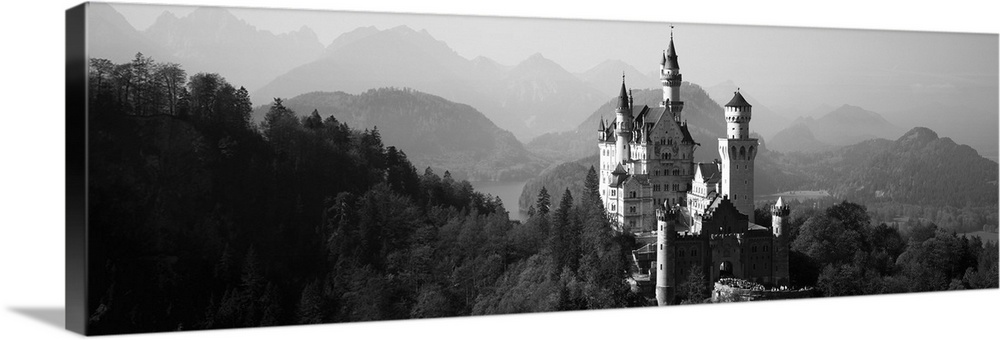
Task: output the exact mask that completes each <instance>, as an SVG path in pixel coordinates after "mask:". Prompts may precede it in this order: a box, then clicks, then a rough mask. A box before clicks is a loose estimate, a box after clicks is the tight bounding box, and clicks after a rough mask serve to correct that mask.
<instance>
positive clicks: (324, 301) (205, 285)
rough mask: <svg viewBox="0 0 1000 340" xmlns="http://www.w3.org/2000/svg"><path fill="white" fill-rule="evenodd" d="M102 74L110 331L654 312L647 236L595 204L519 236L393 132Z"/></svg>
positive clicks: (209, 88) (100, 309)
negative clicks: (643, 247) (610, 218)
mask: <svg viewBox="0 0 1000 340" xmlns="http://www.w3.org/2000/svg"><path fill="white" fill-rule="evenodd" d="M91 66H92V72H91V75H92V78H91V80H90V84H91V91H90V96H91V98H90V105H91V106H90V110H91V111H90V112H91V115H90V119H91V122H90V123H91V124H92V125H91V131H92V132H93V133H92V134H91V140H90V143H91V144H90V150H91V155H90V157H91V158H90V159H91V168H90V175H91V177H90V181H91V182H90V189H91V196H90V199H91V201H90V204H91V215H90V225H91V229H90V237H91V238H90V240H91V248H90V251H91V253H90V255H91V259H90V261H89V263H90V266H91V267H90V273H91V276H90V278H89V282H88V285H89V288H90V296H89V310H90V327H92V330H93V331H94V332H95V333H99V334H102V333H122V332H140V331H141V332H147V331H166V330H177V329H200V328H225V327H245V326H264V325H281V324H296V323H321V322H342V321H359V320H380V319H398V318H422V317H440V316H452V315H468V314H483V313H516V312H527V311H543V310H558V309H581V308H607V307H615V306H628V305H634V304H637V303H638V302H637V301H638V300H637V299H636V297H635V296H634V295H632V294H631V293H630V292H629V290H628V286H627V285H626V283H625V280H624V279H625V275H627V268H628V267H627V255H628V254H629V253H628V252H629V251H630V250H631V243H630V242H631V240H630V239H629V238H628V237H625V236H620V235H615V234H612V233H611V229H610V228H609V227H608V226H607V222H606V219H604V218H603V211H602V210H601V209H600V205H599V204H597V205H594V202H595V198H594V197H591V196H593V195H587V197H583V198H579V199H578V200H574V199H573V198H570V197H569V196H566V197H561V198H563V199H562V200H560V204H559V206H557V207H550V204H551V203H550V202H549V201H548V200H549V198H548V197H545V198H544V199H540V200H539V202H540V203H541V202H544V203H543V204H540V206H539V209H538V213H537V214H535V215H534V217H532V218H530V219H529V220H527V221H525V222H524V223H518V222H512V221H510V220H509V219H508V214H507V212H506V210H505V208H504V206H503V204H502V203H501V202H500V200H499V199H498V198H495V197H491V196H487V195H483V194H480V193H477V192H475V190H474V188H473V187H472V186H471V185H470V184H469V183H468V182H466V181H456V180H454V179H453V178H451V175H450V174H449V173H448V172H445V173H443V174H441V175H439V174H436V173H434V172H433V171H431V170H430V169H426V170H424V171H423V172H417V170H416V169H415V168H414V167H413V165H412V164H411V163H410V162H409V160H408V159H407V157H406V154H405V152H404V150H401V149H397V148H395V147H392V146H388V147H387V146H384V145H383V144H382V141H381V137H380V135H379V131H378V129H377V128H372V129H371V130H364V131H358V130H353V129H351V128H350V127H348V126H346V125H345V124H342V123H340V122H339V121H337V119H336V118H334V117H333V116H330V117H326V118H323V117H320V116H319V115H318V114H313V115H309V116H307V117H304V118H299V117H298V116H297V115H296V113H295V112H292V111H291V110H289V109H288V108H286V107H284V106H283V105H282V103H281V100H277V99H276V100H275V101H274V103H272V104H271V106H270V109H269V112H268V113H267V115H266V117H265V119H264V122H263V124H261V125H260V126H255V124H253V123H252V122H251V121H250V119H249V112H250V110H251V105H250V102H249V99H248V95H247V92H246V90H245V89H243V88H235V87H234V86H232V85H230V84H229V83H228V82H226V80H225V79H224V78H222V77H221V76H219V75H216V74H196V75H194V76H191V77H190V78H187V77H186V75H185V74H184V72H183V70H181V69H180V68H179V67H178V66H177V65H173V64H162V63H157V62H155V61H153V60H152V59H150V58H147V57H145V56H141V55H138V56H137V57H136V59H135V60H134V61H133V62H130V63H126V64H122V65H115V64H113V63H111V62H109V61H107V60H96V59H95V60H92V63H91ZM545 196H547V195H545ZM511 203H513V202H511ZM550 208H551V209H553V210H551V211H550V210H549V209H550ZM557 217H558V218H557ZM557 234H558V236H556V235H557Z"/></svg>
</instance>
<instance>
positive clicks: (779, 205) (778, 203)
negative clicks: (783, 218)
mask: <svg viewBox="0 0 1000 340" xmlns="http://www.w3.org/2000/svg"><path fill="white" fill-rule="evenodd" d="M774 206H775V207H779V208H780V207H784V206H785V203H784V202H782V201H781V196H778V202H775V203H774Z"/></svg>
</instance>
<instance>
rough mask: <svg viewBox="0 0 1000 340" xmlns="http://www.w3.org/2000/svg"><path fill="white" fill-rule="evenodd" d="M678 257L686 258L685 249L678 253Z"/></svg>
mask: <svg viewBox="0 0 1000 340" xmlns="http://www.w3.org/2000/svg"><path fill="white" fill-rule="evenodd" d="M677 255H678V256H680V257H684V249H681V250H679V251H678V252H677Z"/></svg>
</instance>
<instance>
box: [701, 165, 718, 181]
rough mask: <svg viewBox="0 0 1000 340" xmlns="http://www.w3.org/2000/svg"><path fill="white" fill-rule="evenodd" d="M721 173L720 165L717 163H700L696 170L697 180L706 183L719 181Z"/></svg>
mask: <svg viewBox="0 0 1000 340" xmlns="http://www.w3.org/2000/svg"><path fill="white" fill-rule="evenodd" d="M720 175H721V172H720V170H719V165H718V164H716V163H698V166H697V167H696V168H695V178H699V177H700V179H701V180H702V181H703V182H706V183H709V182H713V181H716V182H717V181H718V180H719V177H720Z"/></svg>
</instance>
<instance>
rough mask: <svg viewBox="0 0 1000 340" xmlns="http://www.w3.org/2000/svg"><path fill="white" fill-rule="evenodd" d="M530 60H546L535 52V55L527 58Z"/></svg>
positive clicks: (539, 53)
mask: <svg viewBox="0 0 1000 340" xmlns="http://www.w3.org/2000/svg"><path fill="white" fill-rule="evenodd" d="M532 59H541V60H547V59H545V56H543V55H542V53H541V52H535V54H532V55H531V56H529V57H528V60H532Z"/></svg>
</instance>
